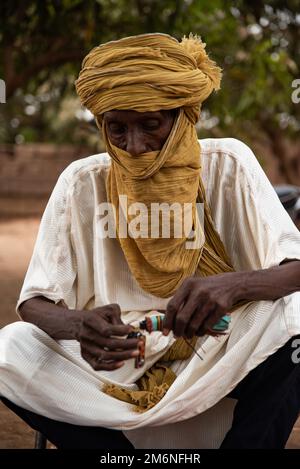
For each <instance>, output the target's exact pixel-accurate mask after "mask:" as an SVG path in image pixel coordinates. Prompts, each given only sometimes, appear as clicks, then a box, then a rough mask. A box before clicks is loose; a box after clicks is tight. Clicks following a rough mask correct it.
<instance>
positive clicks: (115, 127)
mask: <svg viewBox="0 0 300 469" xmlns="http://www.w3.org/2000/svg"><path fill="white" fill-rule="evenodd" d="M108 128H109V130H110V131H111V132H112V133H114V134H122V133H123V132H124V131H125V127H124V126H123V125H119V124H109V126H108Z"/></svg>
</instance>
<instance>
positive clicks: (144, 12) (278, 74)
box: [0, 0, 300, 178]
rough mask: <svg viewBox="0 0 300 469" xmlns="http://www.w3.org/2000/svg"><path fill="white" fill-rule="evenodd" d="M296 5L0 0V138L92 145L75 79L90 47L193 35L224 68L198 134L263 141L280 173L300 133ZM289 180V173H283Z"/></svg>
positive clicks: (277, 0) (294, 0)
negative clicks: (288, 140) (0, 94)
mask: <svg viewBox="0 0 300 469" xmlns="http://www.w3.org/2000/svg"><path fill="white" fill-rule="evenodd" d="M298 7H299V0H285V1H281V0H269V1H268V2H262V1H260V0H252V1H250V0H237V1H232V2H228V1H225V0H164V1H161V0H98V1H96V0H44V1H42V2H41V1H37V0H35V1H34V0H23V1H17V0H2V2H1V6H0V52H1V57H3V61H2V62H1V63H0V78H4V79H5V81H6V86H7V103H6V104H5V105H1V104H0V111H1V115H0V124H1V126H0V140H1V141H2V142H15V141H16V142H22V141H47V140H48V141H49V140H50V141H56V142H65V141H71V142H85V141H87V140H89V141H90V139H91V138H92V142H95V141H96V140H97V139H98V137H97V131H96V129H95V127H93V126H92V125H90V124H88V122H89V121H88V119H89V116H88V115H87V114H86V113H84V112H83V111H81V110H80V107H79V104H78V100H77V99H76V96H75V90H74V79H75V78H76V76H77V74H78V71H79V69H80V64H81V60H82V58H83V57H84V55H85V54H86V53H87V51H88V50H90V49H91V47H93V46H95V45H97V44H99V43H101V42H105V41H107V40H111V39H116V38H120V37H124V36H128V35H132V34H139V33H145V32H154V31H160V32H165V33H169V34H172V35H174V36H175V37H177V38H180V37H181V36H182V35H183V34H188V33H189V32H190V31H193V32H194V33H197V34H199V35H200V36H201V37H202V38H203V40H204V41H205V42H207V44H208V51H209V52H210V56H211V57H212V58H214V59H215V60H216V61H217V63H218V64H219V65H220V66H221V67H222V68H223V70H224V78H223V86H222V89H221V90H220V91H219V92H218V93H217V94H214V95H212V96H211V97H210V98H209V100H208V101H207V103H206V104H205V106H204V108H203V113H202V118H201V121H200V123H199V128H200V129H201V135H203V136H223V135H227V136H228V135H231V136H236V137H240V138H243V139H244V140H246V141H249V142H250V143H251V140H253V139H255V138H258V137H259V136H262V137H263V136H267V137H268V139H269V141H270V142H271V144H272V145H273V150H274V152H275V154H277V156H278V158H281V160H282V161H283V163H282V171H285V172H286V174H287V173H288V171H290V170H288V169H287V168H285V167H284V164H285V163H284V158H283V156H282V155H283V154H284V151H285V148H284V146H283V144H282V139H283V136H286V135H288V136H289V137H296V136H297V135H298V134H299V129H300V119H299V114H300V111H299V108H300V106H299V105H297V104H295V103H293V102H292V99H291V95H292V92H293V88H292V82H293V80H294V79H296V78H299V76H300V72H299V65H300V64H299V57H300V37H299V36H300V32H299V26H300V14H299V13H298V12H297V10H298ZM287 178H289V175H288V174H287Z"/></svg>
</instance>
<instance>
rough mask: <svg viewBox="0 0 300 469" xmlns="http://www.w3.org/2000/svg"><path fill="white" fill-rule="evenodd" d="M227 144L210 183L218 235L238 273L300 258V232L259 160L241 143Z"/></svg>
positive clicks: (227, 140) (226, 142) (230, 142)
mask: <svg viewBox="0 0 300 469" xmlns="http://www.w3.org/2000/svg"><path fill="white" fill-rule="evenodd" d="M222 140H223V141H225V143H224V145H223V149H222V151H221V153H220V152H219V153H218V155H217V159H216V161H215V164H218V171H215V172H214V174H215V175H216V176H215V177H216V178H217V180H214V181H210V184H209V187H208V190H210V191H211V200H212V213H213V218H214V219H215V222H216V227H217V230H218V231H219V233H220V235H221V238H222V240H223V242H224V244H225V247H226V249H227V252H228V253H229V255H230V257H231V259H232V261H233V265H234V267H235V269H236V270H258V269H266V268H269V267H272V266H276V265H279V264H280V263H282V262H283V261H286V260H292V259H297V260H298V259H300V233H299V231H298V229H297V227H296V226H295V224H294V223H293V221H292V219H291V218H290V216H289V215H288V213H287V212H286V210H285V209H284V207H283V206H282V204H281V202H280V200H279V198H278V196H277V194H276V192H275V190H274V188H273V186H272V185H271V183H270V181H269V179H268V178H267V176H266V174H265V173H264V171H263V169H262V167H261V165H260V164H259V162H258V160H257V159H256V157H255V155H254V154H253V152H252V151H251V149H250V148H249V147H248V146H247V145H245V144H244V143H242V142H241V141H239V140H236V139H231V138H230V139H222ZM216 188H217V190H215V195H214V189H216ZM217 199H218V200H217Z"/></svg>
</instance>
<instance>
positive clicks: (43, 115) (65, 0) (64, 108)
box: [0, 0, 300, 448]
mask: <svg viewBox="0 0 300 469" xmlns="http://www.w3.org/2000/svg"><path fill="white" fill-rule="evenodd" d="M299 7H300V2H299V0H285V1H281V0H274V1H271V0H270V1H267V2H263V1H260V0H248V1H247V0H240V1H232V2H231V1H225V0H43V1H38V0H35V1H34V0H20V1H16V0H2V2H1V5H0V85H1V86H0V98H1V99H0V163H1V164H0V246H1V248H0V249H1V250H0V278H1V283H0V294H1V299H2V301H1V310H0V327H3V326H5V325H6V324H8V323H9V322H12V321H15V320H16V319H17V318H16V315H15V312H14V308H15V303H16V300H17V297H18V294H19V290H20V288H21V284H22V281H23V277H24V274H25V271H26V268H27V265H28V262H29V259H30V256H31V252H32V248H33V245H34V240H35V237H36V233H37V229H38V225H39V220H40V216H41V214H42V212H43V210H44V208H45V205H46V202H47V199H48V198H49V195H50V192H51V190H52V188H53V186H54V184H55V182H56V180H57V177H58V175H59V174H60V172H61V171H62V170H63V169H64V168H65V167H66V166H67V165H68V164H69V163H70V162H71V161H73V160H74V159H77V158H81V157H84V156H88V155H90V154H93V153H96V152H99V151H103V143H102V141H101V137H100V135H99V132H98V130H97V128H96V126H95V124H94V121H93V118H92V116H91V115H90V113H89V112H88V111H86V110H85V109H83V108H82V107H81V106H80V104H79V99H78V98H77V96H76V93H75V88H74V80H75V79H76V77H77V75H78V72H79V70H80V66H81V61H82V59H83V57H84V56H85V55H86V53H87V52H88V51H89V50H90V49H91V48H92V47H94V46H95V45H98V44H99V43H102V42H106V41H108V40H113V39H118V38H121V37H125V36H129V35H133V34H140V33H147V32H164V33H169V34H171V35H173V36H175V37H176V38H178V39H180V38H181V37H182V36H183V35H184V34H186V35H188V34H189V32H190V31H192V32H193V33H197V34H198V35H200V36H201V38H202V40H203V41H204V42H206V43H207V51H208V52H209V54H210V56H211V58H213V59H214V60H215V61H216V62H217V63H218V65H220V66H221V67H222V69H223V81H222V87H221V90H220V91H218V92H217V93H214V94H213V95H212V96H211V97H210V98H209V99H208V100H207V101H206V102H205V103H204V106H203V110H202V114H201V119H200V122H199V125H198V134H199V137H200V138H206V137H235V138H239V139H241V140H243V141H244V142H245V143H247V144H248V145H249V146H250V147H251V148H252V150H253V151H254V152H255V154H256V156H257V158H258V160H259V161H260V163H261V165H262V167H263V169H264V170H265V172H266V173H267V175H268V177H269V179H270V180H271V182H272V184H273V185H275V186H279V187H278V188H277V189H278V193H279V194H280V197H281V200H282V202H283V203H284V204H285V207H286V208H287V210H288V211H289V213H290V215H291V216H292V217H293V218H294V220H295V222H296V223H298V224H299V227H300V223H299V219H298V220H297V217H298V212H300V206H299V202H298V205H297V199H298V198H299V186H300V132H299V131H300V8H299ZM2 80H3V81H2ZM4 84H5V87H4ZM4 101H5V102H4ZM0 421H1V422H3V421H5V422H6V425H5V426H3V425H2V428H3V427H5V432H4V430H1V431H0V448H14V447H23V448H24V447H32V444H33V441H32V438H33V434H32V432H31V431H30V430H29V429H28V427H26V426H25V424H23V423H21V422H20V421H19V420H18V419H17V418H16V417H14V416H13V415H11V414H10V413H8V412H7V411H6V410H5V409H4V408H3V407H1V406H0ZM290 447H298V448H300V428H298V427H296V428H295V431H294V432H293V435H292V438H291V440H290Z"/></svg>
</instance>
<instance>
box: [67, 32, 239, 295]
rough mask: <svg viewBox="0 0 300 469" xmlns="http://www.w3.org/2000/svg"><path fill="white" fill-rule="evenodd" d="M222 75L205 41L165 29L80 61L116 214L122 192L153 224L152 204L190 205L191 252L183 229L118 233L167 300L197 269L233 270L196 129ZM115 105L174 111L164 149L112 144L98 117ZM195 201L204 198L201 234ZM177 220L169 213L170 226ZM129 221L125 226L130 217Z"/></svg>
mask: <svg viewBox="0 0 300 469" xmlns="http://www.w3.org/2000/svg"><path fill="white" fill-rule="evenodd" d="M220 80H221V70H220V68H219V67H217V65H216V64H215V63H214V62H213V61H212V60H211V59H210V58H209V57H208V55H207V54H206V52H205V44H204V43H203V42H202V41H201V40H200V38H198V37H197V36H192V35H191V36H190V37H189V38H183V40H182V41H181V42H178V41H177V40H176V39H174V38H172V37H170V36H168V35H165V34H144V35H140V36H133V37H128V38H125V39H121V40H119V41H112V42H109V43H107V44H103V45H100V46H98V47H95V48H94V49H92V51H91V52H90V53H89V54H88V55H87V56H86V57H85V59H84V60H83V64H82V69H81V71H80V74H79V78H78V80H77V81H76V89H77V93H78V95H79V97H80V99H81V102H82V104H83V105H84V106H86V107H87V108H88V109H89V110H90V111H91V112H92V113H93V114H94V115H95V117H96V121H97V124H98V126H99V128H101V129H102V131H103V136H104V140H105V143H106V147H107V150H108V153H109V154H110V156H111V158H112V165H111V169H110V173H109V176H108V180H107V193H108V199H109V201H110V202H112V203H113V204H114V207H115V208H116V213H117V214H118V210H119V195H126V196H127V198H128V205H130V204H132V203H134V202H142V203H144V204H145V205H146V207H147V208H148V209H149V210H148V214H147V215H146V216H147V217H149V220H148V221H150V222H151V220H150V217H151V215H150V205H151V203H169V204H170V205H171V204H173V203H174V202H175V203H179V204H181V206H182V207H183V206H184V204H190V205H191V207H192V209H191V212H192V217H191V220H192V221H191V223H190V226H189V227H188V228H189V229H191V230H192V229H193V230H194V232H195V237H194V241H198V247H197V248H196V249H187V248H186V246H187V244H186V241H187V236H188V235H187V236H186V235H185V234H183V235H182V236H181V237H174V236H173V237H172V236H171V237H170V238H169V239H168V238H162V237H160V238H153V237H151V234H150V233H149V237H147V238H136V239H133V238H132V237H130V236H128V237H127V238H122V237H120V236H119V242H120V245H121V247H122V250H123V252H124V254H125V257H126V260H127V262H128V265H129V267H130V269H131V271H132V273H133V275H134V277H135V278H136V280H137V282H138V283H139V285H140V286H141V287H142V288H143V289H144V290H145V291H147V292H150V293H152V294H154V295H155V296H158V297H162V298H167V297H170V296H171V295H172V294H174V292H175V291H176V290H177V288H178V287H179V286H180V284H181V283H182V281H183V280H184V279H185V278H186V277H188V276H191V275H193V274H194V273H196V274H197V275H203V276H206V275H211V274H215V273H220V272H226V271H231V270H232V266H231V264H230V261H229V259H228V257H227V255H226V252H225V249H224V246H223V244H222V242H221V240H220V238H219V235H218V233H217V232H216V230H215V229H214V227H213V222H212V219H211V216H210V213H209V208H208V206H207V204H206V202H205V191H204V187H203V184H202V180H201V177H200V170H201V159H200V146H199V143H198V140H197V134H196V130H195V123H196V122H197V120H198V118H199V113H200V107H201V104H202V102H203V101H204V100H205V99H206V98H207V97H208V96H209V95H210V94H211V92H212V91H213V90H217V89H219V87H220ZM114 109H118V110H134V111H138V112H146V111H160V110H167V109H177V110H178V111H177V117H176V118H175V120H174V124H173V127H172V130H171V132H170V135H169V137H168V139H167V141H166V142H165V144H164V146H163V148H162V149H161V150H160V151H158V152H150V153H144V154H141V155H139V156H138V157H132V156H131V155H130V154H129V153H127V152H126V151H124V150H121V149H120V148H117V147H115V146H114V145H112V144H111V142H110V141H109V138H108V136H107V131H106V126H105V119H103V114H104V113H105V112H106V111H110V110H114ZM196 201H197V202H203V203H204V232H205V239H204V236H203V228H201V226H200V223H199V220H198V217H197V210H196ZM176 217H177V214H176V213H173V212H171V217H170V222H171V223H170V224H171V226H174V225H173V223H174V220H175V221H176ZM128 220H129V224H130V221H131V219H130V216H128ZM118 221H119V220H118V219H117V228H118ZM149 227H150V223H149ZM189 229H188V231H189ZM129 231H130V230H129ZM185 232H186V231H185ZM173 234H174V233H173Z"/></svg>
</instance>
